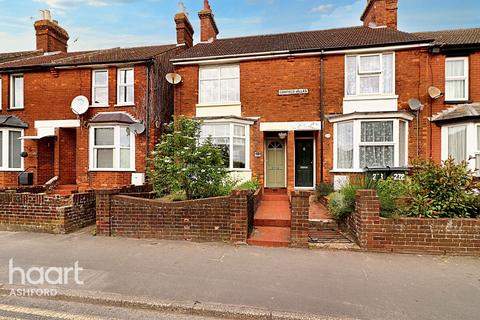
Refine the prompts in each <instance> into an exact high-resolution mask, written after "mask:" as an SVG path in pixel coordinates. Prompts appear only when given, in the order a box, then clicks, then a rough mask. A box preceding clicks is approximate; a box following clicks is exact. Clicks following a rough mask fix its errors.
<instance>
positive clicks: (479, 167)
mask: <svg viewBox="0 0 480 320" xmlns="http://www.w3.org/2000/svg"><path fill="white" fill-rule="evenodd" d="M476 149H477V150H476V152H475V170H476V172H475V174H476V175H477V176H480V125H477V148H476Z"/></svg>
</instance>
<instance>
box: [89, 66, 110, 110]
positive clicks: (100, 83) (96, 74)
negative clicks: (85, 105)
mask: <svg viewBox="0 0 480 320" xmlns="http://www.w3.org/2000/svg"><path fill="white" fill-rule="evenodd" d="M92 105H93V106H108V70H93V71H92Z"/></svg>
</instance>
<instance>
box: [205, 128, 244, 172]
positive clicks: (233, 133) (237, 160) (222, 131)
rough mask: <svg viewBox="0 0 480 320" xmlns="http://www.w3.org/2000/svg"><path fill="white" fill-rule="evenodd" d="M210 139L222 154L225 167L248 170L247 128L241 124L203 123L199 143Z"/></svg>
mask: <svg viewBox="0 0 480 320" xmlns="http://www.w3.org/2000/svg"><path fill="white" fill-rule="evenodd" d="M208 138H210V139H211V141H212V143H213V144H214V145H216V146H218V147H219V148H220V149H221V150H222V151H223V153H224V160H225V166H226V167H227V168H228V169H230V170H245V169H249V158H248V157H249V154H248V153H249V150H248V145H249V144H248V139H249V126H248V125H245V124H241V123H204V124H203V125H202V128H201V133H200V142H201V143H202V142H204V141H205V140H206V139H208Z"/></svg>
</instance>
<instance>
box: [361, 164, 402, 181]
mask: <svg viewBox="0 0 480 320" xmlns="http://www.w3.org/2000/svg"><path fill="white" fill-rule="evenodd" d="M409 171H410V169H409V168H405V167H383V168H368V167H367V168H365V172H366V173H367V176H368V177H369V178H370V179H372V180H386V179H388V178H389V177H392V178H393V179H394V180H405V178H406V177H407V175H408V173H409Z"/></svg>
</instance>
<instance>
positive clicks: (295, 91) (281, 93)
mask: <svg viewBox="0 0 480 320" xmlns="http://www.w3.org/2000/svg"><path fill="white" fill-rule="evenodd" d="M296 94H308V89H289V90H278V95H279V96H292V95H296Z"/></svg>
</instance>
